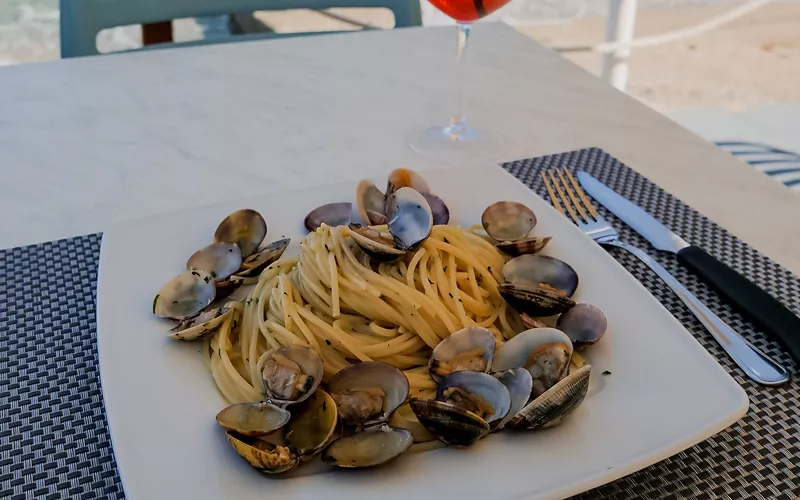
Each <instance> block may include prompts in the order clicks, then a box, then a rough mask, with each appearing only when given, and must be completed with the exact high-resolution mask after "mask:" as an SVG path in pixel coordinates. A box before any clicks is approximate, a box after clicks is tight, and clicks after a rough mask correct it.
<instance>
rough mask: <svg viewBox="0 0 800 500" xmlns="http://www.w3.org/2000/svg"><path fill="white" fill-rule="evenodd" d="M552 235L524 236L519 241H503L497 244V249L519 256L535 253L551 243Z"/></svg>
mask: <svg viewBox="0 0 800 500" xmlns="http://www.w3.org/2000/svg"><path fill="white" fill-rule="evenodd" d="M552 239H553V237H552V236H544V237H541V238H540V237H537V236H533V237H530V238H524V239H521V240H517V241H501V242H499V243H498V244H497V249H498V250H500V251H501V252H505V253H507V254H508V255H512V256H515V257H518V256H520V255H527V254H534V253H539V252H541V251H542V250H543V249H544V247H546V246H547V244H548V243H550V240H552Z"/></svg>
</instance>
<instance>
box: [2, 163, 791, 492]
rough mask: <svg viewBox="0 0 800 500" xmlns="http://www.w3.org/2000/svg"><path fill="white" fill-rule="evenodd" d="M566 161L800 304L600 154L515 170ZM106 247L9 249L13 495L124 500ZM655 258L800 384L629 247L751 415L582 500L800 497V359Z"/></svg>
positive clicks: (6, 448) (765, 265)
mask: <svg viewBox="0 0 800 500" xmlns="http://www.w3.org/2000/svg"><path fill="white" fill-rule="evenodd" d="M562 165H564V166H568V167H570V168H574V169H577V168H580V169H584V170H587V171H588V172H589V173H591V174H592V175H594V176H595V177H597V178H598V179H600V180H601V181H603V182H605V183H606V184H608V185H609V186H611V187H612V188H614V189H616V190H617V191H619V192H621V193H622V194H623V195H625V196H626V197H628V198H629V199H631V200H633V201H635V202H636V203H639V204H640V205H642V206H644V207H645V208H646V209H647V210H649V211H650V212H651V213H653V214H655V215H656V217H658V218H659V219H660V220H662V221H663V222H664V223H666V224H667V225H668V226H669V227H671V228H672V229H674V230H675V231H676V232H678V233H679V234H681V235H682V236H684V237H685V238H686V239H687V240H688V241H690V242H692V243H696V244H699V245H701V246H703V247H704V248H706V249H707V250H708V251H709V252H710V253H712V254H715V255H717V256H718V257H720V258H722V259H723V260H724V261H726V262H727V263H728V264H730V265H731V266H733V267H734V268H736V269H737V270H739V271H740V272H742V273H743V274H745V275H746V276H748V277H750V278H751V279H753V280H754V281H755V282H756V283H759V284H760V285H762V286H763V287H764V288H765V289H767V290H768V291H770V292H771V293H773V294H774V295H776V296H777V297H780V298H781V299H782V300H783V301H784V302H785V303H786V304H787V305H788V306H789V307H791V308H792V309H793V310H794V311H796V312H797V311H798V310H799V309H798V308H799V307H800V282H798V279H797V278H796V277H795V276H793V275H792V274H791V273H789V272H788V271H786V270H785V269H782V268H781V267H780V266H779V265H777V264H775V263H774V262H772V261H770V260H769V259H767V258H766V257H764V256H763V255H761V254H759V253H757V252H756V251H755V250H753V249H751V248H750V247H748V246H747V245H745V244H744V243H742V242H741V241H739V240H737V239H736V238H734V237H733V236H731V235H730V234H729V233H727V232H726V231H725V230H723V229H721V228H719V227H718V226H716V225H715V224H714V223H713V222H711V221H709V220H708V219H706V218H705V217H703V216H702V215H700V214H698V213H697V212H695V211H693V210H692V209H691V208H689V207H687V206H686V205H684V204H682V203H681V202H680V201H678V200H677V199H675V198H673V197H672V196H670V195H669V194H668V193H666V192H664V191H663V190H661V189H660V188H658V187H657V186H655V185H653V184H652V183H650V182H649V181H648V180H647V179H645V178H643V177H642V176H640V175H638V174H636V173H635V172H634V171H632V170H630V169H628V168H627V167H625V166H624V165H622V164H620V163H619V162H617V161H616V160H615V159H614V158H612V157H610V156H609V155H607V154H606V153H604V152H603V151H601V150H599V149H586V150H581V151H575V152H570V153H564V154H561V155H554V156H548V157H543V158H536V159H531V160H522V161H518V162H513V163H509V164H506V165H504V168H506V169H507V170H508V171H509V172H511V173H512V174H514V175H515V176H517V177H518V178H519V179H520V180H522V181H523V182H524V183H526V184H527V185H528V186H530V187H531V188H532V189H533V190H535V191H537V192H538V193H539V194H542V195H544V187H543V185H542V183H541V179H540V177H539V172H540V171H541V170H542V169H545V168H549V167H553V166H562ZM600 210H601V212H603V216H605V217H608V218H609V219H610V220H612V221H614V222H618V221H616V220H615V219H614V217H613V216H611V215H610V214H609V213H607V212H605V211H603V210H602V208H601V209H600ZM615 225H616V226H617V227H618V229H619V230H620V233H621V235H622V237H623V238H624V239H625V240H627V241H630V242H631V243H634V244H636V245H638V246H641V247H643V248H646V249H647V248H649V247H648V246H647V244H646V242H645V241H644V240H642V239H641V238H640V237H639V236H638V235H636V234H635V233H633V232H632V231H630V230H629V229H627V227H626V226H624V225H623V224H621V223H618V224H615ZM99 251H100V235H89V236H81V237H78V238H72V239H68V240H61V241H56V242H50V243H45V244H42V245H34V246H29V247H24V248H14V249H10V250H2V251H0V280H2V286H1V287H0V498H2V499H23V498H47V499H56V498H80V499H85V498H112V499H113V498H123V497H124V493H123V491H122V484H121V482H120V478H119V474H118V472H117V468H116V464H115V462H114V456H113V453H112V449H111V442H110V440H109V435H108V429H107V427H106V420H105V413H104V411H103V400H102V395H101V392H100V382H99V378H98V365H97V349H96V343H95V338H96V337H95V313H94V304H95V286H96V280H97V261H98V257H99ZM652 253H653V255H654V256H656V257H657V258H658V259H659V260H660V261H661V263H662V264H663V265H664V266H666V267H667V268H668V269H670V270H671V271H672V272H673V273H675V274H676V275H677V276H678V278H679V279H680V280H681V281H682V282H683V283H684V284H685V285H687V287H688V288H689V289H690V290H691V291H692V292H694V293H695V294H697V295H698V296H699V297H701V298H702V299H703V301H704V302H705V303H706V304H708V305H709V306H710V307H711V308H712V309H714V310H715V312H716V313H717V314H719V315H720V316H721V317H722V318H723V319H725V320H726V321H728V322H729V323H730V324H732V325H734V326H735V327H736V328H737V329H738V330H739V331H741V332H742V333H744V334H745V335H746V336H747V337H748V338H749V339H750V340H751V341H752V342H753V343H755V344H756V345H757V346H759V347H760V348H761V349H764V350H765V351H767V352H768V353H770V354H771V355H773V356H774V357H775V358H777V359H778V360H780V361H781V362H783V363H784V364H786V366H788V367H789V368H790V369H791V370H792V371H793V373H794V374H795V379H793V381H792V382H791V383H789V384H787V385H785V386H783V387H779V388H764V387H760V386H756V385H754V384H752V383H750V381H749V379H746V378H745V377H743V376H742V375H741V374H740V373H739V371H738V369H737V368H736V367H735V366H734V365H733V363H732V362H731V361H730V360H729V359H728V358H727V356H726V355H725V354H724V353H723V352H722V350H721V349H720V348H719V347H718V346H717V344H716V343H715V342H714V341H713V340H712V339H711V337H710V335H708V334H707V333H706V332H705V330H704V329H703V327H702V326H701V325H700V324H699V323H698V322H697V321H696V320H695V319H694V317H693V316H692V315H691V314H690V313H689V311H688V310H686V309H685V307H684V306H683V304H682V303H681V302H679V301H678V299H677V298H676V297H674V296H673V295H672V293H671V292H670V291H669V289H667V288H666V287H665V286H664V285H663V284H662V283H661V282H660V281H658V279H657V278H656V277H655V276H653V275H652V274H650V273H649V271H648V270H647V269H646V268H645V267H644V265H643V264H641V263H639V261H637V260H635V259H634V258H633V257H630V256H628V255H626V254H624V253H617V252H615V253H614V255H615V257H617V258H618V259H619V260H620V261H621V262H622V263H623V264H624V265H625V267H626V268H628V269H630V270H631V272H632V273H633V274H634V275H635V276H636V277H637V278H639V279H640V280H641V281H642V282H643V283H644V284H645V286H647V287H648V288H649V289H650V290H651V291H652V292H653V294H654V295H655V296H656V297H657V298H658V299H659V300H660V301H661V302H662V303H663V304H664V305H665V306H666V307H667V308H668V309H669V310H670V311H672V312H673V313H674V314H675V315H676V316H677V317H678V319H679V320H681V321H682V322H683V324H684V325H686V327H687V328H688V329H689V330H690V331H691V332H692V333H693V334H694V335H695V336H696V337H697V338H698V340H699V341H700V342H701V343H702V344H703V345H704V346H705V347H706V348H707V349H708V350H709V351H710V352H711V353H712V354H713V355H715V356H716V357H717V359H719V360H720V362H721V363H722V365H723V366H724V367H725V368H726V369H727V370H728V371H729V372H730V373H731V375H733V377H734V378H735V379H736V381H737V382H739V383H740V384H741V385H742V387H744V388H745V390H746V391H747V393H748V395H749V396H750V411H749V412H748V414H747V415H746V416H745V417H744V418H743V419H742V420H741V421H740V422H738V423H737V424H735V425H734V426H732V427H731V428H729V429H727V430H726V431H724V432H722V433H720V434H717V435H716V436H714V437H712V438H711V439H709V440H707V441H705V442H703V443H701V444H699V445H697V446H694V447H692V448H690V449H688V450H686V451H684V452H682V453H680V454H678V455H676V456H674V457H672V458H670V459H667V460H665V461H663V462H660V463H658V464H656V465H654V466H652V467H649V468H647V469H645V470H643V471H640V472H638V473H635V474H632V475H630V476H627V477H625V478H623V479H620V480H618V481H616V482H614V483H611V484H608V485H605V486H602V487H600V488H597V489H595V490H592V491H590V492H587V493H585V494H583V495H580V496H579V498H581V499H599V498H604V499H606V498H608V499H620V500H621V499H631V498H654V499H655V498H669V499H684V498H700V499H712V498H731V499H764V500H766V499H770V500H772V499H780V500H790V499H792V500H793V499H795V498H797V497H798V496H799V495H800V381H798V380H797V374H798V366H797V365H796V364H794V362H793V361H792V360H791V359H790V358H789V357H788V356H787V355H786V354H785V353H784V352H783V351H781V350H780V348H779V347H778V346H776V345H775V344H774V343H772V342H771V341H769V340H767V339H766V338H765V337H764V335H763V334H762V333H761V332H759V331H757V330H755V329H754V328H753V327H752V325H750V324H748V323H747V322H744V321H743V320H742V319H741V318H740V317H739V316H738V315H737V314H735V313H733V312H732V311H731V310H730V308H728V307H727V306H726V305H724V304H721V303H720V301H719V299H718V297H717V296H716V295H715V294H714V293H712V292H710V291H709V290H708V289H707V288H706V287H705V286H704V285H702V284H700V283H698V282H697V280H696V279H695V277H694V276H693V275H691V274H690V273H689V272H687V271H685V270H684V269H682V268H680V267H679V266H678V265H677V263H676V262H675V259H674V257H673V256H672V255H668V254H662V253H656V252H652Z"/></svg>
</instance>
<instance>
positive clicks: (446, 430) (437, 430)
mask: <svg viewBox="0 0 800 500" xmlns="http://www.w3.org/2000/svg"><path fill="white" fill-rule="evenodd" d="M458 373H461V372H458ZM409 404H410V405H411V409H412V410H413V411H414V414H415V415H416V416H417V419H418V420H419V423H421V424H422V425H423V426H424V427H425V429H427V430H428V432H430V433H431V434H433V435H434V436H436V439H438V440H439V441H441V442H443V443H444V444H447V445H450V446H471V445H472V444H474V443H475V442H476V441H477V440H479V439H480V438H482V437H483V436H485V435H486V434H488V433H489V424H488V423H487V422H486V421H485V420H483V419H482V418H480V417H479V416H477V415H475V414H474V413H472V412H470V411H464V410H462V409H460V408H457V407H455V406H454V405H452V404H450V403H445V402H444V401H436V400H431V399H418V398H411V400H410V401H409Z"/></svg>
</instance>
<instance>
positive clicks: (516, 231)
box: [481, 201, 536, 241]
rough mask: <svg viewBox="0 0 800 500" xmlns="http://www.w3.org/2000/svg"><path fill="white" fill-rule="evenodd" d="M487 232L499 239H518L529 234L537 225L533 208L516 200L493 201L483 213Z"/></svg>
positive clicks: (482, 220)
mask: <svg viewBox="0 0 800 500" xmlns="http://www.w3.org/2000/svg"><path fill="white" fill-rule="evenodd" d="M481 224H483V229H484V231H486V234H488V235H489V236H491V237H492V238H494V239H495V240H497V241H516V240H521V239H523V238H525V237H527V236H528V234H529V233H530V232H531V231H532V230H533V228H534V227H535V226H536V215H535V214H534V213H533V210H531V209H530V208H528V207H526V206H525V205H523V204H522V203H517V202H515V201H498V202H496V203H492V204H491V205H489V206H488V207H486V210H484V211H483V214H482V215H481Z"/></svg>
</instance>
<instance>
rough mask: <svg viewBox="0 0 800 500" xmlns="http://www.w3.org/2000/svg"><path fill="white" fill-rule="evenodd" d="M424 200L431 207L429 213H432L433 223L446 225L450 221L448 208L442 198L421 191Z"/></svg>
mask: <svg viewBox="0 0 800 500" xmlns="http://www.w3.org/2000/svg"><path fill="white" fill-rule="evenodd" d="M421 194H422V197H423V198H425V201H427V202H428V205H429V206H430V207H431V214H432V215H433V225H434V226H439V225H447V223H448V222H450V209H449V208H447V205H446V204H445V202H444V200H442V199H441V198H439V197H438V196H436V195H435V194H432V193H421Z"/></svg>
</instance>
